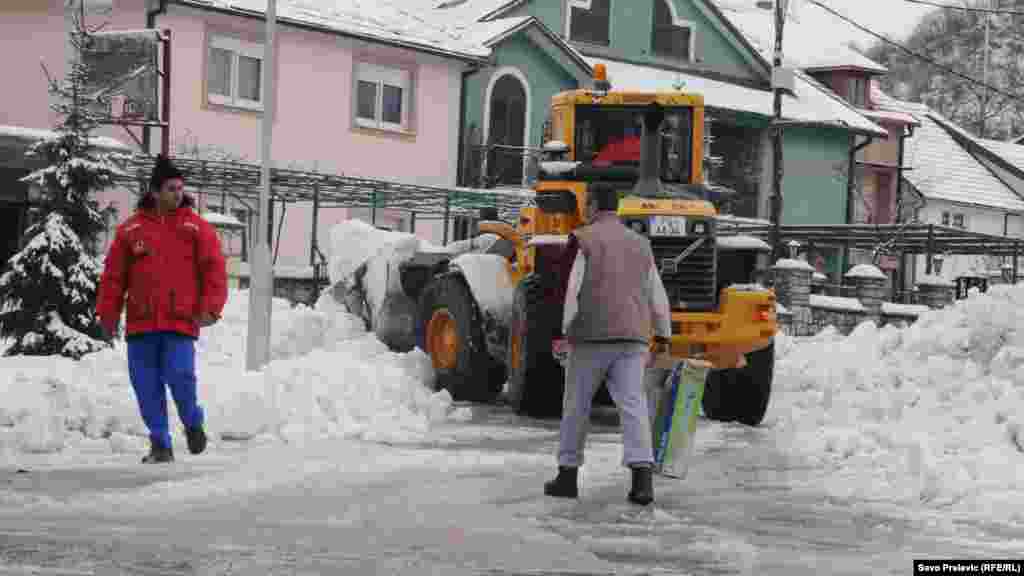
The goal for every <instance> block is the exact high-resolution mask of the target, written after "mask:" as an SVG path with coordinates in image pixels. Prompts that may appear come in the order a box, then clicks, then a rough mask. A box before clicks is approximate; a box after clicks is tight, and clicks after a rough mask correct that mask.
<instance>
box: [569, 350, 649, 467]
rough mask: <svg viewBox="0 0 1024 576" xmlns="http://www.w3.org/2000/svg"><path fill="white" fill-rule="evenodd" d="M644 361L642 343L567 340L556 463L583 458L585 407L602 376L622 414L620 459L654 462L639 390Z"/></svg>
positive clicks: (643, 396)
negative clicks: (570, 345)
mask: <svg viewBox="0 0 1024 576" xmlns="http://www.w3.org/2000/svg"><path fill="white" fill-rule="evenodd" d="M646 362H647V346H646V345H645V344H639V343H637V344H633V343H618V342H616V343H596V342H592V343H587V342H585V343H582V344H577V345H574V346H573V348H572V353H571V354H570V356H569V362H568V366H567V367H566V371H565V396H564V402H563V404H562V423H561V428H560V439H559V446H558V465H559V466H572V467H578V466H580V465H582V464H583V447H584V444H585V443H586V439H587V432H589V430H590V409H591V406H592V405H593V402H594V395H595V394H597V390H598V388H600V387H601V384H602V383H603V382H604V383H607V385H608V392H609V393H610V394H611V397H612V400H613V401H615V405H616V406H617V407H618V409H619V415H620V419H621V420H622V441H623V442H622V443H623V451H622V464H623V465H624V466H631V465H635V464H647V465H652V464H653V463H654V454H653V452H652V448H651V440H652V438H651V420H650V417H649V415H648V407H647V394H646V393H645V390H644V367H645V365H646Z"/></svg>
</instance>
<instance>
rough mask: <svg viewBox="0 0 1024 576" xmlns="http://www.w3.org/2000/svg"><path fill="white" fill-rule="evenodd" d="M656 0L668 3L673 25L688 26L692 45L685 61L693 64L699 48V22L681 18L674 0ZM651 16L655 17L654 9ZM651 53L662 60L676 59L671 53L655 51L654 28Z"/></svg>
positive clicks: (677, 26) (688, 49)
mask: <svg viewBox="0 0 1024 576" xmlns="http://www.w3.org/2000/svg"><path fill="white" fill-rule="evenodd" d="M655 1H663V2H665V4H668V11H669V14H671V15H672V26H675V27H676V28H686V29H687V30H689V31H690V46H689V47H688V48H687V59H686V60H684V62H687V63H689V64H692V63H693V62H695V61H696V59H697V54H696V49H697V24H696V23H695V22H693V21H691V20H684V19H683V18H680V17H679V14H678V13H677V12H676V5H675V2H673V1H672V0H655ZM651 18H652V19H653V18H654V11H653V10H652V11H651ZM652 28H653V22H652ZM651 55H652V56H654V57H655V58H659V59H662V60H675V58H674V57H672V56H670V55H667V54H658V53H657V52H655V51H654V31H653V30H651Z"/></svg>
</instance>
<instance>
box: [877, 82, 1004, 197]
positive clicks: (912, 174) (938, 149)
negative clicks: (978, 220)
mask: <svg viewBox="0 0 1024 576" xmlns="http://www.w3.org/2000/svg"><path fill="white" fill-rule="evenodd" d="M874 97H875V101H876V102H877V103H878V107H879V108H880V109H882V110H892V111H897V112H903V113H906V114H912V115H914V116H915V117H916V118H918V119H919V120H920V121H921V126H920V127H919V128H918V129H917V130H915V131H914V137H913V138H908V139H907V140H906V143H905V149H904V155H905V162H906V164H907V165H908V166H909V167H910V168H911V169H910V170H908V171H906V172H904V178H906V179H907V181H908V182H910V183H911V184H912V185H913V186H914V188H916V189H917V190H918V191H919V192H920V193H921V194H922V195H923V196H924V197H925V198H928V199H935V200H945V201H948V202H956V203H958V204H968V205H973V206H979V207H983V208H996V209H999V210H1007V211H1011V212H1024V199H1022V198H1021V197H1020V196H1018V195H1017V194H1015V193H1014V192H1013V190H1012V189H1010V188H1009V187H1008V186H1007V185H1006V184H1004V183H1003V181H1002V180H1000V179H999V178H997V177H996V176H995V174H993V173H992V172H991V171H990V170H989V169H988V168H987V167H986V166H985V165H984V164H982V163H981V162H979V161H978V160H977V159H976V158H975V157H974V156H973V155H971V153H970V152H969V151H968V150H966V149H965V148H964V147H962V146H961V145H960V144H959V143H958V142H957V141H956V139H955V138H954V137H953V135H952V134H951V133H950V132H949V131H947V130H946V129H945V128H943V125H948V126H955V125H953V123H952V122H949V121H948V120H946V119H945V118H942V117H941V116H940V115H939V114H937V113H936V112H935V111H934V110H932V109H931V108H929V107H928V106H926V105H924V104H916V103H912V102H904V101H902V100H897V99H895V98H892V97H890V96H888V95H886V94H885V93H883V92H881V91H880V90H878V91H875V93H874ZM956 129H957V130H959V128H956Z"/></svg>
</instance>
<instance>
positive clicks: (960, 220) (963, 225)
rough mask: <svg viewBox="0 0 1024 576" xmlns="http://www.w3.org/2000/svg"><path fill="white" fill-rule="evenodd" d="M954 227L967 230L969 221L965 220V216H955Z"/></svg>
mask: <svg viewBox="0 0 1024 576" xmlns="http://www.w3.org/2000/svg"><path fill="white" fill-rule="evenodd" d="M953 227H955V228H960V229H962V230H966V229H967V221H966V220H965V219H964V215H963V214H953Z"/></svg>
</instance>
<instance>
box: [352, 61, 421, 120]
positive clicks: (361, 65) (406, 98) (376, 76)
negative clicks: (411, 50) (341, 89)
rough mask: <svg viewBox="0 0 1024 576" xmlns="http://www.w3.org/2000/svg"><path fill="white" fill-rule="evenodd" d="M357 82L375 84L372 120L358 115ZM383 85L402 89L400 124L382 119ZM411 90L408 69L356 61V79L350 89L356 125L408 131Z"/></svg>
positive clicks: (411, 83) (411, 85)
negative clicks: (375, 99) (375, 95)
mask: <svg viewBox="0 0 1024 576" xmlns="http://www.w3.org/2000/svg"><path fill="white" fill-rule="evenodd" d="M359 82H372V83H374V84H376V85H377V101H376V102H375V103H374V116H375V118H374V119H373V120H370V119H368V118H363V117H361V116H359ZM384 85H388V86H393V87H395V88H401V89H402V121H401V123H400V124H395V123H394V122H385V121H384ZM412 91H413V78H412V72H411V71H410V70H408V69H405V68H397V67H393V66H383V65H380V64H373V63H370V62H357V63H356V81H355V82H354V83H353V91H352V117H353V118H354V119H355V123H356V125H357V126H361V127H363V128H374V129H377V130H389V131H392V132H410V131H411V130H410V128H409V125H410V122H409V119H410V110H411V103H412Z"/></svg>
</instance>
